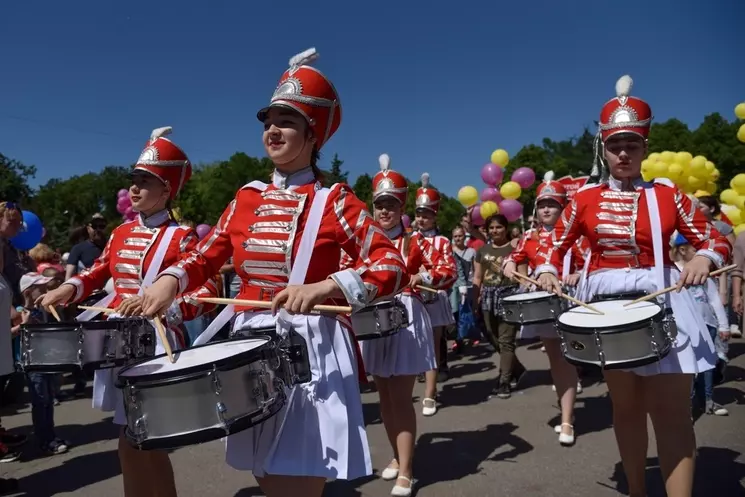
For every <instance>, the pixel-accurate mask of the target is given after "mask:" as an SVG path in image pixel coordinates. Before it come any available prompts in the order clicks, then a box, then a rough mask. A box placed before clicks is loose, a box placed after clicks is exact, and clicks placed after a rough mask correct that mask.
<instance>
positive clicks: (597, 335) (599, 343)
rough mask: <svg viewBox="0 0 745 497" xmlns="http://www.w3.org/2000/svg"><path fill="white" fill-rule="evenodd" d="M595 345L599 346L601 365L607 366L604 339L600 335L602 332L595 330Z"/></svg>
mask: <svg viewBox="0 0 745 497" xmlns="http://www.w3.org/2000/svg"><path fill="white" fill-rule="evenodd" d="M595 346H596V347H597V348H598V359H599V360H600V367H601V368H605V352H603V340H602V338H601V337H600V332H599V331H598V330H595Z"/></svg>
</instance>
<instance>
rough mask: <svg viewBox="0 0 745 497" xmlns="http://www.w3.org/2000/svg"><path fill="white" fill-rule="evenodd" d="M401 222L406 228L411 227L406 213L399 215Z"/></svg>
mask: <svg viewBox="0 0 745 497" xmlns="http://www.w3.org/2000/svg"><path fill="white" fill-rule="evenodd" d="M401 224H403V225H404V228H406V229H409V228H411V218H410V217H409V215H408V214H404V215H403V216H401Z"/></svg>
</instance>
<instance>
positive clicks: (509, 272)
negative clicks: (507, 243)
mask: <svg viewBox="0 0 745 497" xmlns="http://www.w3.org/2000/svg"><path fill="white" fill-rule="evenodd" d="M515 271H517V264H515V263H514V262H512V261H509V262H507V263H506V264H505V265H504V270H503V271H502V272H503V273H504V275H505V276H506V277H507V278H509V279H511V280H514V279H515Z"/></svg>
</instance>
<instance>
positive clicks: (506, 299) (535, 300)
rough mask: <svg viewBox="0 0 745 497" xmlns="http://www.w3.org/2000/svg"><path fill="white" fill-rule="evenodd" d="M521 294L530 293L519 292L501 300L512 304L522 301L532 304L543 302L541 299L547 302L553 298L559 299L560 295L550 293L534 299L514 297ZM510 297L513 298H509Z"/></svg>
mask: <svg viewBox="0 0 745 497" xmlns="http://www.w3.org/2000/svg"><path fill="white" fill-rule="evenodd" d="M530 293H538V292H530ZM519 295H529V294H527V293H517V294H514V295H508V296H506V297H502V298H501V299H500V300H501V301H502V302H507V303H510V304H512V303H522V302H524V303H526V304H528V303H531V304H532V303H536V302H541V301H544V300H545V301H546V302H549V301H551V300H559V296H558V295H556V294H548V295H546V296H543V297H536V298H532V299H512V297H517V296H519ZM508 299H512V300H508Z"/></svg>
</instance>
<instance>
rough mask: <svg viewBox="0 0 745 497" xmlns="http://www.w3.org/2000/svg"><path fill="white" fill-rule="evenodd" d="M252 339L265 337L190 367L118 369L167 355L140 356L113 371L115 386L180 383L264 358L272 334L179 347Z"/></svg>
mask: <svg viewBox="0 0 745 497" xmlns="http://www.w3.org/2000/svg"><path fill="white" fill-rule="evenodd" d="M256 339H266V341H265V343H263V344H262V345H260V346H258V347H255V348H253V349H251V350H245V351H243V352H239V353H238V354H235V355H232V356H228V357H224V358H222V359H218V360H216V361H212V362H206V363H203V364H197V365H195V366H191V367H188V368H184V369H178V370H176V371H169V372H162V373H158V372H156V373H151V374H143V375H138V376H122V373H123V372H125V371H127V370H130V369H132V368H134V367H136V366H139V365H141V364H144V363H146V362H149V361H152V360H154V359H160V358H164V357H167V356H168V354H165V353H163V354H157V355H154V356H151V357H144V358H142V359H138V360H136V361H134V362H131V363H129V364H127V365H126V366H124V367H123V368H122V369H121V370H120V371H119V373H118V374H117V375H116V381H115V385H116V386H117V387H118V388H124V387H127V386H130V385H138V384H139V385H140V386H141V387H143V388H148V387H158V386H165V385H168V384H173V383H180V382H182V381H187V380H190V379H192V378H197V377H200V376H204V375H205V374H207V373H209V372H211V371H213V370H214V369H217V370H218V371H231V370H233V369H236V368H240V367H242V366H245V365H247V364H251V363H252V362H256V360H257V359H259V360H260V359H267V353H268V352H270V349H268V348H267V346H268V345H270V344H271V343H272V342H273V341H274V340H273V339H272V337H270V336H268V335H253V336H251V337H240V338H232V339H228V340H219V341H216V342H209V343H205V344H202V345H197V346H196V347H189V348H186V349H183V351H187V350H196V349H201V348H204V347H211V346H214V345H218V344H223V343H231V342H238V341H241V340H256ZM183 351H182V352H183ZM272 351H273V349H272ZM178 353H179V351H174V355H176V356H178ZM177 360H178V359H177Z"/></svg>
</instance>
